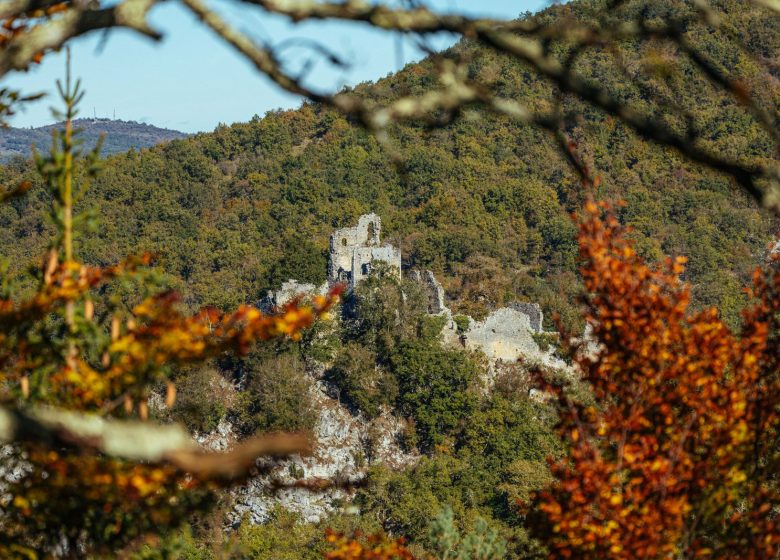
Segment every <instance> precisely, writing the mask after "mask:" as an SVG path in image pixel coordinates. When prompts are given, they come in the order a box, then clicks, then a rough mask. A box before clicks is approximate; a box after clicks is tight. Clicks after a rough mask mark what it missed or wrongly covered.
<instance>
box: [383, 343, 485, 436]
mask: <svg viewBox="0 0 780 560" xmlns="http://www.w3.org/2000/svg"><path fill="white" fill-rule="evenodd" d="M392 370H393V372H394V374H395V375H396V377H397V379H398V386H399V397H398V407H399V410H400V411H401V413H402V414H404V415H406V416H411V417H413V418H414V421H415V424H416V431H417V434H418V436H419V441H420V445H421V446H422V447H423V448H424V449H426V450H431V449H433V447H434V446H435V445H436V444H439V443H442V442H443V441H444V440H445V438H446V437H447V436H452V435H454V434H455V433H457V432H458V430H459V429H460V428H461V427H462V426H463V424H464V422H465V421H466V420H467V419H468V418H469V416H470V415H471V414H472V412H473V411H474V410H475V409H476V406H477V393H476V390H475V388H474V387H475V385H476V382H477V380H478V376H479V369H478V368H477V366H476V364H475V363H474V361H473V360H472V359H470V358H469V356H468V355H467V354H465V353H463V352H458V351H453V350H446V349H444V348H442V347H441V346H440V345H439V344H437V343H431V342H429V341H425V340H421V341H405V342H402V343H401V344H400V345H399V347H398V348H397V351H396V352H395V353H394V354H393V357H392Z"/></svg>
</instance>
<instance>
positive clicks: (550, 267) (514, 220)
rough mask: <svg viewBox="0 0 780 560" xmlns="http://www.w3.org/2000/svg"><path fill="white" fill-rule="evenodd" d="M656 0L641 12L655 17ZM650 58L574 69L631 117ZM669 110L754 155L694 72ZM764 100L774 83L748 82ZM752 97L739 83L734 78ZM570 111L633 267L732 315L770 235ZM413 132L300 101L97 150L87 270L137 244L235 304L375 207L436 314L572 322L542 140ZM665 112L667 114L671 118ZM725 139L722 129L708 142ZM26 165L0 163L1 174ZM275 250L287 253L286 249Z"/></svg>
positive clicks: (745, 208) (654, 158)
mask: <svg viewBox="0 0 780 560" xmlns="http://www.w3.org/2000/svg"><path fill="white" fill-rule="evenodd" d="M601 4H603V2H602V1H596V0H593V1H586V2H575V3H572V4H569V5H565V6H558V7H553V8H550V9H549V10H547V11H546V12H545V13H544V15H543V16H542V17H544V18H548V19H551V20H552V19H553V18H562V17H572V16H573V17H578V18H588V17H589V14H591V13H593V10H595V9H596V8H598V7H600V6H601ZM664 4H665V2H659V3H658V7H657V9H658V10H659V13H660V12H661V11H662V10H664V9H665V8H664ZM718 4H719V5H722V7H723V8H724V10H726V11H727V12H728V13H729V17H730V20H729V23H728V25H729V26H730V27H731V28H732V29H733V32H734V33H737V34H739V35H740V36H742V37H743V38H744V37H747V38H748V39H747V43H748V44H749V45H750V47H751V51H752V52H750V53H740V52H739V51H737V50H736V49H732V48H731V47H730V46H729V45H725V44H718V43H715V42H713V41H712V40H711V37H710V36H709V35H708V34H707V33H706V32H705V31H704V30H702V31H701V33H699V34H698V35H697V36H698V37H699V38H700V41H701V45H702V46H703V47H704V48H705V49H706V51H707V53H708V54H709V55H710V56H711V57H712V58H713V60H715V61H717V62H718V63H719V64H723V65H727V66H728V67H737V66H738V67H740V68H744V72H743V73H742V74H743V75H744V76H746V77H749V76H750V75H751V68H753V66H754V61H753V57H756V58H759V59H763V58H767V57H768V58H771V57H775V56H776V53H777V52H778V50H777V47H778V41H780V36H779V35H778V33H777V31H778V30H777V29H776V28H775V26H776V22H775V20H769V19H759V18H757V17H756V13H755V10H756V8H751V7H750V6H749V5H748V4H747V3H744V2H739V1H736V0H722V1H720V2H718ZM453 52H456V53H459V54H461V55H464V53H465V55H467V56H469V57H470V58H471V60H472V63H471V72H473V74H474V75H478V76H479V77H480V79H482V80H488V81H493V82H497V83H499V84H501V85H502V88H503V89H504V90H505V91H506V92H507V94H509V95H511V92H512V91H517V90H522V91H523V92H524V95H525V96H526V97H528V96H531V97H533V98H534V99H535V103H536V104H538V105H539V106H545V105H549V104H551V103H553V102H554V101H555V95H554V92H553V91H552V89H551V87H550V86H548V85H546V84H545V83H544V82H543V81H541V80H540V79H538V78H537V77H536V76H535V75H534V74H533V73H532V72H531V71H529V70H528V69H527V68H525V67H524V66H523V65H522V64H519V63H516V62H510V61H508V60H504V59H503V58H501V57H500V56H497V55H496V54H494V53H493V52H489V51H486V50H484V49H481V48H480V47H479V46H477V45H474V44H468V43H466V44H459V45H457V46H456V47H455V48H454V49H453ZM664 56H669V53H665V52H664V51H663V50H662V49H659V50H658V51H650V50H649V49H645V50H643V51H642V52H636V51H633V52H632V51H630V50H629V51H627V52H626V53H625V67H624V68H616V67H614V65H611V64H610V63H608V62H607V58H606V57H605V58H604V59H603V60H602V59H600V58H599V57H597V56H587V57H583V58H582V59H581V60H579V61H578V62H577V64H578V66H579V67H581V69H582V70H583V71H584V72H586V73H587V74H589V75H590V76H592V79H593V80H595V81H598V82H600V83H606V84H610V85H611V87H612V89H613V90H614V91H616V92H618V93H619V94H620V96H621V97H624V98H626V99H628V100H630V101H631V102H632V103H637V104H639V105H640V106H641V104H642V100H643V92H642V91H639V90H638V89H636V90H635V89H627V88H626V87H625V86H624V85H621V76H622V74H621V72H631V73H632V74H636V73H638V72H639V70H640V69H643V68H645V67H647V65H649V64H656V65H658V66H663V59H664ZM425 64H428V63H427V62H423V63H421V64H414V65H410V66H408V67H407V68H405V69H404V70H403V71H402V72H399V73H398V74H394V75H392V76H389V77H387V78H386V79H383V80H380V81H379V82H377V83H376V84H364V85H361V86H360V87H359V88H357V89H358V91H360V92H361V93H363V94H364V95H366V96H375V97H381V98H393V97H397V96H398V95H400V94H401V93H421V92H423V91H425V90H426V89H427V88H429V87H432V86H433V84H430V83H427V81H426V80H427V79H428V78H427V77H426V76H427V74H426V73H425V72H423V71H422V68H423V67H424V65H425ZM659 76H660V77H659V78H658V79H646V80H644V86H645V87H646V88H650V89H654V90H658V91H660V92H661V93H663V94H666V95H669V96H673V95H675V91H676V88H675V83H676V81H678V80H687V79H689V78H688V77H687V76H678V75H674V74H672V75H665V74H663V73H659ZM699 79H701V80H702V81H701V83H700V84H697V87H696V88H692V87H688V88H686V89H685V91H693V90H698V91H700V92H701V94H700V95H699V96H697V97H696V98H695V99H693V98H692V99H686V100H685V104H686V105H687V107H688V109H689V111H691V112H692V113H694V114H695V115H696V116H697V118H699V119H702V120H703V121H704V122H706V123H707V130H706V131H704V132H705V133H706V134H705V136H706V137H707V138H709V142H711V143H712V145H714V146H715V147H717V148H718V149H722V150H727V151H732V152H736V150H735V145H734V144H733V143H734V142H735V139H739V142H740V143H742V144H743V147H747V149H748V151H749V152H750V153H753V154H755V156H756V157H759V158H768V157H771V154H770V153H769V148H768V147H767V146H768V143H767V142H766V141H765V139H764V138H763V136H762V134H761V132H760V130H759V129H758V125H756V124H755V123H754V122H753V121H752V120H751V119H750V118H749V117H748V116H747V115H746V113H745V111H744V109H742V108H740V107H738V106H736V105H735V104H734V103H733V102H731V101H729V100H727V99H726V97H725V96H723V95H722V94H719V93H717V91H716V90H715V88H713V87H712V86H711V85H710V84H709V83H707V82H706V80H704V79H703V78H699ZM759 85H760V89H759V91H775V90H776V89H777V87H778V84H777V82H772V83H762V84H749V86H751V89H756V87H758V86H759ZM752 86H756V87H752ZM562 105H563V109H564V110H566V109H569V108H575V106H576V108H577V109H578V110H581V111H582V112H583V114H584V115H585V117H584V118H582V119H580V120H579V121H578V122H577V123H576V125H575V126H573V127H572V128H571V130H569V131H568V133H569V135H570V137H571V138H572V139H573V140H574V141H576V142H577V143H578V148H579V149H580V150H582V151H584V152H585V153H587V154H588V155H589V159H591V160H592V164H593V166H594V168H595V169H596V170H597V172H598V174H599V175H600V177H601V185H602V186H601V187H600V192H599V193H598V194H599V195H600V196H606V197H611V198H622V199H624V200H625V201H626V202H627V206H626V208H625V209H624V210H623V211H622V214H621V215H622V218H623V219H624V220H625V221H626V222H627V223H628V224H631V225H632V226H634V227H635V228H636V237H637V239H638V243H639V246H640V247H641V249H642V251H643V252H644V253H645V254H646V255H648V256H650V257H651V258H658V257H660V256H661V255H662V254H682V255H686V256H688V257H689V259H690V263H689V267H688V272H687V275H688V280H690V281H691V282H692V284H693V285H694V294H695V299H696V301H697V302H698V303H699V304H702V305H704V304H706V305H709V304H720V305H721V308H722V309H723V312H724V313H726V314H728V315H729V317H730V319H731V320H735V319H736V317H737V315H736V309H737V308H738V307H739V305H740V303H741V301H742V300H741V298H742V296H741V294H740V288H741V286H742V284H743V283H744V281H745V276H744V274H745V273H746V272H745V271H748V270H750V268H751V265H752V263H755V262H756V261H757V259H759V258H761V254H762V252H763V251H764V249H765V246H766V244H767V243H768V242H769V241H770V240H771V234H772V233H773V230H772V227H771V224H770V223H769V221H768V220H767V219H766V218H765V217H764V216H763V215H762V214H761V212H759V211H758V210H757V209H756V207H755V206H754V205H753V204H752V203H751V202H749V201H748V200H747V199H746V198H744V197H743V195H741V194H740V193H739V192H738V191H737V190H735V189H734V188H732V186H731V185H730V184H729V183H728V182H727V181H726V180H725V179H723V178H721V177H719V176H717V175H716V174H714V173H712V172H708V171H703V170H702V169H701V168H699V167H698V166H696V165H694V164H691V163H689V162H687V161H684V160H683V159H681V158H680V157H679V156H678V155H677V154H675V153H673V152H671V151H669V150H662V149H659V148H657V147H655V146H652V145H649V144H648V143H646V142H644V141H643V140H641V139H639V138H637V137H636V136H635V135H634V134H632V133H629V132H627V130H626V129H625V128H624V127H623V126H621V125H619V124H616V122H615V121H614V120H613V119H611V118H608V117H606V116H605V115H603V114H601V113H600V112H598V111H596V110H594V109H590V108H585V107H580V106H578V104H577V102H576V101H573V100H571V99H563V100H562ZM466 117H467V118H463V119H460V120H458V121H457V122H455V123H453V124H450V125H447V126H443V127H441V128H435V129H429V128H427V127H426V126H423V125H419V126H400V127H398V128H397V129H396V130H395V131H394V136H395V141H396V142H397V149H398V151H399V152H400V154H401V156H402V158H401V163H400V164H398V165H397V166H396V165H395V164H394V163H393V162H392V161H391V159H390V158H389V157H388V155H387V154H386V153H385V152H384V151H383V150H382V149H380V148H379V147H378V145H377V142H376V141H375V140H374V139H373V138H372V137H370V136H369V135H367V134H366V133H365V132H363V131H361V130H359V129H357V128H355V127H353V126H351V125H350V123H348V122H347V121H346V120H345V119H344V118H343V117H341V116H339V115H337V114H335V113H334V112H332V111H329V110H323V109H321V108H320V107H318V106H316V105H311V104H305V105H304V106H303V107H301V108H300V109H298V110H291V111H278V112H272V113H269V114H267V115H266V116H265V117H264V118H256V119H254V120H252V121H251V122H248V123H242V124H235V125H232V126H226V127H221V128H219V129H218V130H216V131H215V132H213V133H207V134H200V135H198V136H196V137H193V138H188V139H185V140H181V141H175V142H172V143H169V144H166V145H164V146H160V147H156V148H153V149H148V150H142V151H140V152H138V151H131V152H129V153H126V154H121V155H116V156H113V157H110V158H108V160H107V161H106V164H105V171H104V173H103V174H102V176H101V177H100V178H99V180H98V182H97V183H96V184H95V185H94V187H93V188H92V189H91V191H90V193H89V195H88V196H87V198H86V199H85V200H84V201H83V204H84V206H89V207H92V206H93V205H94V206H95V207H96V208H97V215H98V216H99V225H98V226H97V228H96V230H95V234H94V235H91V236H89V237H88V238H86V239H84V240H83V244H82V251H83V253H84V254H83V256H84V258H85V259H86V260H87V261H91V262H98V263H110V262H113V261H115V260H117V259H118V258H120V256H121V255H124V254H125V253H131V252H138V251H143V250H151V251H154V252H156V253H158V254H159V255H160V256H161V258H162V263H163V267H164V268H165V270H166V271H167V272H169V273H170V274H171V275H172V276H173V277H174V278H176V279H177V280H178V281H179V284H180V286H181V287H182V288H183V290H184V292H185V293H186V295H187V301H188V302H190V303H192V304H193V305H195V304H215V305H218V306H220V307H226V306H229V305H234V304H236V303H239V302H242V301H245V300H248V301H255V300H257V299H259V298H260V297H261V295H262V294H263V293H264V290H266V289H268V288H271V287H274V286H278V285H279V284H280V283H281V282H282V281H283V280H286V279H287V278H297V279H299V280H301V281H314V282H321V281H322V280H323V279H324V275H325V268H326V246H327V241H328V234H329V233H330V231H331V230H332V229H333V228H334V227H335V226H341V225H345V224H350V223H352V222H354V221H355V219H356V218H357V216H358V215H360V214H361V213H365V212H368V211H374V212H377V213H378V214H380V215H381V216H382V219H383V223H384V224H385V228H386V232H387V235H389V237H390V240H391V241H392V242H394V243H396V244H397V245H399V246H400V247H401V248H402V251H403V254H404V258H405V264H406V265H408V266H413V267H428V268H431V269H433V270H434V271H435V272H437V273H438V274H439V275H440V276H441V277H442V278H443V279H444V280H445V287H446V289H447V293H448V296H449V297H451V298H452V299H453V300H455V302H456V303H455V306H456V308H460V309H463V310H466V311H469V312H472V313H476V314H477V315H480V314H481V313H484V311H485V310H487V309H489V308H491V307H494V306H496V305H500V304H501V303H503V302H505V301H507V300H510V299H515V298H518V299H532V300H535V301H539V302H541V304H542V306H543V307H544V308H545V310H546V311H547V312H548V315H549V312H552V311H556V312H560V313H561V314H562V315H563V317H564V319H565V321H566V322H569V323H571V322H573V321H574V316H575V313H574V312H573V310H572V307H571V305H572V303H573V301H574V297H575V294H576V293H577V289H578V281H577V276H576V262H575V245H574V241H573V231H574V230H573V225H572V223H571V221H570V218H569V213H570V212H572V211H574V210H576V209H577V208H578V205H579V203H580V201H581V200H582V197H583V193H582V189H581V188H580V183H579V181H578V178H577V176H576V175H575V173H574V172H573V171H572V170H571V169H570V167H569V166H568V164H567V161H566V159H565V157H564V156H563V155H562V154H561V151H560V149H559V147H558V145H557V144H556V142H555V140H554V139H553V138H552V137H551V136H550V135H548V134H547V133H545V132H542V131H540V130H538V129H535V128H531V127H529V126H525V125H519V124H517V123H515V122H513V121H511V120H509V119H507V118H503V117H497V116H494V115H491V114H479V113H477V112H475V113H473V114H470V115H466ZM674 118H675V117H673V116H670V117H668V120H669V123H670V126H675V122H674ZM726 132H728V134H726ZM19 174H23V175H29V176H30V177H32V174H31V172H30V168H29V167H20V166H14V167H13V168H5V169H3V171H2V175H3V177H2V179H3V180H4V181H9V180H11V179H12V177H14V176H16V175H19ZM43 196H44V195H43V193H42V191H41V190H39V189H36V190H33V192H32V194H31V195H30V196H29V197H27V198H25V199H23V200H18V201H16V202H14V204H13V206H8V205H6V206H4V207H2V208H0V225H1V226H2V228H1V231H0V236H1V237H0V247H2V253H3V255H4V256H5V257H8V258H10V260H11V262H12V266H17V267H20V266H24V263H27V262H29V261H30V259H31V258H32V257H34V256H37V255H39V254H40V252H41V250H42V249H43V247H42V244H43V239H45V235H44V232H45V230H46V228H47V227H48V226H47V221H46V218H45V217H44V212H43V211H42V208H43V205H44V201H43V200H42V197H43ZM291 248H294V250H292V251H291V250H290V249H291Z"/></svg>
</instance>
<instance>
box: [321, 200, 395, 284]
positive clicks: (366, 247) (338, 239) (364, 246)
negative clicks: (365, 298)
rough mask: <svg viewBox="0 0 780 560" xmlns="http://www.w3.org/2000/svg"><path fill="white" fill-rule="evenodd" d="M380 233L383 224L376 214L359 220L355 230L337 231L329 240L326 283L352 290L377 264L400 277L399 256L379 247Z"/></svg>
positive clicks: (392, 249) (390, 249) (351, 228)
mask: <svg viewBox="0 0 780 560" xmlns="http://www.w3.org/2000/svg"><path fill="white" fill-rule="evenodd" d="M381 230H382V220H381V219H380V218H379V216H377V215H376V214H365V215H363V216H360V219H359V220H358V224H357V226H355V227H349V228H342V229H337V230H336V231H335V232H334V233H333V235H331V236H330V263H329V264H328V280H329V281H330V282H333V283H335V282H344V283H346V284H347V285H348V286H349V288H350V289H351V288H354V287H355V286H357V285H358V283H360V281H361V280H362V279H363V278H365V277H366V276H368V275H369V274H370V273H371V266H372V264H373V263H374V262H377V261H381V262H385V263H387V264H388V265H390V266H391V267H392V268H393V269H394V270H397V271H398V276H399V277H400V276H401V252H400V251H399V250H398V249H396V248H395V247H393V246H392V245H384V246H382V245H381V244H380V242H379V234H380V232H381Z"/></svg>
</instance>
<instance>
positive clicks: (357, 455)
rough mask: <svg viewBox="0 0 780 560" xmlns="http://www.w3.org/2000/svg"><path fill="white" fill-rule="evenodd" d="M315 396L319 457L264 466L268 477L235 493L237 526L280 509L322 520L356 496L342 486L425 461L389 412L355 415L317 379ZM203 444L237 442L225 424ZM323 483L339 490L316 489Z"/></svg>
mask: <svg viewBox="0 0 780 560" xmlns="http://www.w3.org/2000/svg"><path fill="white" fill-rule="evenodd" d="M310 391H311V393H312V400H313V402H314V403H315V404H316V406H317V408H318V410H319V420H318V423H317V426H316V428H315V431H314V438H315V441H316V444H315V448H314V452H313V454H312V455H311V456H308V457H294V458H292V459H290V460H287V461H273V462H272V461H266V462H261V463H260V464H259V465H258V467H259V470H260V472H261V473H262V474H261V475H259V476H256V477H254V478H252V479H250V480H249V481H248V482H247V483H246V484H245V485H244V486H241V487H240V488H237V489H235V490H234V491H233V493H232V496H233V498H234V500H235V510H234V513H233V515H232V520H233V521H234V522H236V523H237V522H239V521H240V520H241V519H243V518H248V519H249V520H250V521H252V522H254V523H262V522H264V521H266V520H267V519H268V516H269V514H270V512H271V511H272V510H273V509H274V508H275V507H276V506H277V505H281V506H282V507H284V508H286V509H288V510H290V511H294V512H296V513H298V514H300V516H301V519H303V520H305V521H309V522H316V521H319V520H320V519H322V518H323V517H324V516H326V515H327V514H328V513H330V512H332V511H333V510H334V509H335V508H336V507H337V506H336V504H337V503H338V502H339V501H340V500H344V499H348V498H351V497H352V495H353V494H354V491H353V490H350V489H346V488H344V487H343V485H342V486H339V483H340V482H359V481H360V480H361V479H362V478H363V477H364V476H365V474H366V472H367V470H368V468H369V467H370V466H371V465H374V464H382V465H386V466H389V467H390V468H397V469H400V468H405V467H409V466H411V465H413V464H414V463H415V462H416V461H417V460H418V459H419V455H417V454H415V453H407V452H405V451H404V450H403V449H402V448H401V446H400V445H399V440H400V436H401V434H402V433H403V430H404V428H405V423H404V421H403V420H402V419H399V418H397V417H394V416H393V415H391V414H390V412H389V411H387V410H385V411H383V412H382V414H380V415H379V417H377V418H375V419H373V420H367V419H366V418H365V417H363V416H362V415H360V414H358V415H354V414H352V413H351V412H350V411H349V410H348V409H347V408H346V407H345V406H343V405H342V404H341V403H340V402H339V400H338V398H337V395H336V394H335V392H334V390H333V389H332V388H331V387H330V386H328V384H327V383H326V382H325V381H322V380H314V379H312V383H311V386H310ZM197 439H198V441H199V442H200V444H201V445H203V446H204V447H207V448H209V449H212V450H222V449H226V448H227V447H228V446H229V445H230V444H231V443H232V442H233V441H235V434H234V432H233V429H232V426H230V424H229V423H228V422H226V421H223V422H220V424H219V425H218V426H217V428H216V429H215V430H214V431H213V432H212V433H210V434H205V435H199V436H197ZM323 483H327V484H330V485H332V486H333V487H331V488H328V489H325V490H318V491H313V490H311V489H310V488H317V487H320V486H321V485H322V484H323ZM333 483H335V484H333Z"/></svg>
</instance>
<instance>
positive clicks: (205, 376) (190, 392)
mask: <svg viewBox="0 0 780 560" xmlns="http://www.w3.org/2000/svg"><path fill="white" fill-rule="evenodd" d="M226 384H227V382H226V381H225V380H224V379H223V378H222V376H221V375H220V374H219V372H218V370H217V369H215V368H214V367H212V366H208V365H207V366H198V367H190V368H185V369H183V370H182V372H181V373H180V374H179V375H178V376H177V377H176V389H177V390H176V393H177V397H176V403H175V404H174V406H173V409H172V410H171V412H170V415H171V417H172V418H174V419H175V420H177V421H179V422H182V423H183V424H184V425H185V426H187V427H188V428H189V429H190V430H196V431H199V432H209V431H211V430H213V429H214V428H216V427H217V424H218V423H219V421H220V420H221V419H222V418H223V417H224V416H225V415H226V414H227V411H228V407H229V406H230V404H231V399H230V390H229V389H227V388H226V387H225V385H226Z"/></svg>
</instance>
